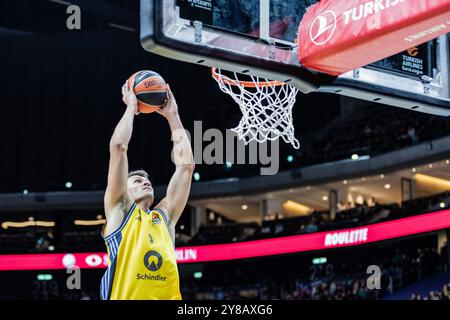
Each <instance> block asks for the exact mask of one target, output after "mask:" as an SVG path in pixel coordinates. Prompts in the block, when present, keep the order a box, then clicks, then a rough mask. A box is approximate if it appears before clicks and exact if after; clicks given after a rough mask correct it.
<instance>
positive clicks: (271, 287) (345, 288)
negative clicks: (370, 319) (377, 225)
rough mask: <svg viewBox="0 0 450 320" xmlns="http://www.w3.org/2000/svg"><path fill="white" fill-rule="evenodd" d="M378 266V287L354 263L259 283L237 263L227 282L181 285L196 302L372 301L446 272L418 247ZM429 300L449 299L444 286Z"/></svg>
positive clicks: (436, 259) (432, 254) (429, 251)
mask: <svg viewBox="0 0 450 320" xmlns="http://www.w3.org/2000/svg"><path fill="white" fill-rule="evenodd" d="M352 264H353V265H352ZM255 267H256V266H255ZM379 267H380V271H381V277H380V280H379V282H378V284H377V281H376V280H373V281H372V280H370V277H369V276H368V274H367V272H366V271H367V270H366V268H367V266H365V265H363V264H358V261H348V264H340V265H333V264H330V263H328V264H326V265H318V266H313V265H312V266H311V267H310V268H309V269H308V270H307V272H302V270H299V271H298V272H297V274H289V271H287V270H286V274H283V275H281V274H280V275H277V274H274V275H273V276H272V277H268V276H266V277H262V278H260V279H251V276H250V275H248V274H246V272H245V271H243V270H241V269H239V266H238V264H237V266H236V268H235V269H234V270H229V271H228V272H226V275H227V276H226V279H228V280H227V281H223V284H222V285H219V284H217V283H213V282H211V283H208V281H207V280H205V281H204V282H202V283H201V284H200V285H196V284H195V281H193V282H188V283H184V286H183V292H184V297H185V298H186V299H195V300H198V299H218V300H221V299H243V300H245V299H261V300H274V299H281V300H286V299H287V300H373V299H383V298H384V297H386V296H389V295H392V294H394V293H395V292H397V291H398V290H400V289H401V288H404V287H405V286H408V285H410V284H411V283H414V282H417V281H420V280H423V279H424V278H426V277H427V276H430V275H432V274H434V273H436V272H445V271H446V267H445V261H443V260H442V257H441V256H440V255H439V254H438V253H437V252H436V249H434V248H431V247H424V248H419V249H417V251H416V252H415V253H410V252H409V253H402V252H401V251H400V250H398V249H397V250H396V251H395V253H394V254H393V255H392V256H390V257H385V259H384V261H383V263H382V264H380V265H379ZM219 274H220V272H218V275H219ZM218 275H217V276H218ZM230 279H235V280H230ZM412 297H414V298H415V299H418V298H420V297H419V296H418V295H413V296H412ZM430 297H433V298H434V299H436V298H437V297H439V298H440V299H442V300H444V299H448V286H444V290H443V291H442V292H439V291H433V293H430Z"/></svg>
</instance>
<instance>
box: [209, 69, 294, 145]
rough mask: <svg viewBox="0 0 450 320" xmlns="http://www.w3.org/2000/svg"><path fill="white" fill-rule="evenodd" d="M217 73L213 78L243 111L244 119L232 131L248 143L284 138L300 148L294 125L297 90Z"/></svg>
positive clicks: (278, 84) (283, 84) (273, 82)
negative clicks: (293, 110)
mask: <svg viewBox="0 0 450 320" xmlns="http://www.w3.org/2000/svg"><path fill="white" fill-rule="evenodd" d="M214 70H215V71H213V78H214V79H216V81H217V83H218V84H219V87H220V89H221V90H222V91H223V92H225V93H227V94H229V95H230V96H231V97H232V98H233V99H234V101H235V102H236V103H237V104H239V107H240V109H241V112H242V119H241V121H240V122H239V125H238V126H237V127H236V128H234V129H231V130H232V131H233V132H236V133H237V134H238V137H239V139H240V140H244V143H245V144H248V143H249V142H251V141H253V140H256V141H257V142H260V143H261V142H265V141H267V140H271V141H273V140H276V139H278V138H279V137H281V138H283V140H284V141H285V142H286V143H290V144H291V145H292V146H293V147H294V148H295V149H298V148H300V143H299V141H298V140H297V139H296V138H295V136H294V125H293V123H292V107H293V106H294V103H295V99H296V96H297V92H298V89H297V88H295V87H293V86H291V85H289V84H287V83H281V82H277V81H269V80H267V79H263V78H259V77H254V76H251V75H250V78H251V81H241V80H239V78H238V75H237V74H236V73H234V79H231V78H230V77H227V76H225V75H223V74H221V70H220V69H214ZM214 72H215V74H214Z"/></svg>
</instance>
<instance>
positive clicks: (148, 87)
mask: <svg viewBox="0 0 450 320" xmlns="http://www.w3.org/2000/svg"><path fill="white" fill-rule="evenodd" d="M131 86H132V88H133V90H134V93H135V94H136V98H137V103H138V109H139V112H141V113H152V112H155V111H156V110H158V109H159V108H161V106H162V105H163V104H164V102H165V101H166V99H167V84H166V82H165V81H164V79H163V78H162V77H161V76H160V75H159V74H158V73H156V72H154V71H150V70H143V71H138V72H136V73H135V74H133V75H132V76H131V77H130V78H129V79H128V88H130V89H131Z"/></svg>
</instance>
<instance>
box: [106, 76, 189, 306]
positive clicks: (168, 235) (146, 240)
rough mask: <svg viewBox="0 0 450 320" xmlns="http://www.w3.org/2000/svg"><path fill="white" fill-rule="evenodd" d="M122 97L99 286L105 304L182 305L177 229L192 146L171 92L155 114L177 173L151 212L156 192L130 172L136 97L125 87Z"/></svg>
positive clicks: (144, 178)
mask: <svg viewBox="0 0 450 320" xmlns="http://www.w3.org/2000/svg"><path fill="white" fill-rule="evenodd" d="M122 95H123V101H124V102H125V104H126V105H127V108H126V110H125V114H124V115H123V117H122V119H121V120H120V122H119V123H118V124H117V126H116V128H115V130H114V134H113V136H112V138H111V142H110V146H109V148H110V160H109V172H108V186H107V188H106V192H105V198H104V205H105V213H106V224H105V226H104V227H103V231H102V235H103V237H104V239H105V242H106V246H107V249H108V257H109V267H108V269H107V271H106V273H105V275H104V276H103V278H102V281H101V286H100V291H101V292H100V294H101V299H103V300H107V299H111V300H116V299H117V300H125V299H139V300H144V299H163V300H172V299H176V300H179V299H181V293H180V286H179V276H178V268H177V263H176V260H175V250H174V241H175V225H176V223H177V221H178V219H179V217H180V215H181V213H182V211H183V209H184V207H185V205H186V202H187V199H188V196H189V191H190V187H191V181H192V173H193V171H194V166H195V165H194V160H193V157H192V149H191V145H190V142H189V140H188V137H187V135H186V132H185V131H184V129H183V125H182V123H181V120H180V117H179V116H178V106H177V103H176V101H175V98H174V96H173V94H172V92H171V90H170V88H169V89H168V100H167V102H166V103H165V105H164V106H163V107H162V108H161V109H159V110H158V111H157V112H158V113H159V114H160V115H162V116H163V117H164V118H166V120H167V122H168V123H169V126H170V130H171V132H172V140H173V141H174V146H173V159H174V162H175V165H176V169H175V173H174V174H173V176H172V178H171V180H170V182H169V185H168V187H167V194H166V196H165V197H164V198H163V199H162V200H161V201H160V202H159V203H158V204H157V205H156V206H154V207H152V205H153V200H154V197H153V188H152V184H151V182H150V180H149V177H148V174H147V173H146V172H145V171H143V170H138V171H134V172H130V173H129V172H128V158H127V148H128V143H129V142H130V139H131V134H132V132H133V121H134V117H135V115H137V114H139V111H138V107H137V102H136V96H135V94H134V93H133V91H132V90H129V89H128V86H127V85H126V83H125V85H124V86H123V87H122Z"/></svg>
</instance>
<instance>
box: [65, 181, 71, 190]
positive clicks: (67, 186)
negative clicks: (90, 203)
mask: <svg viewBox="0 0 450 320" xmlns="http://www.w3.org/2000/svg"><path fill="white" fill-rule="evenodd" d="M66 188H67V189H70V188H72V182H70V181H67V182H66Z"/></svg>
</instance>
